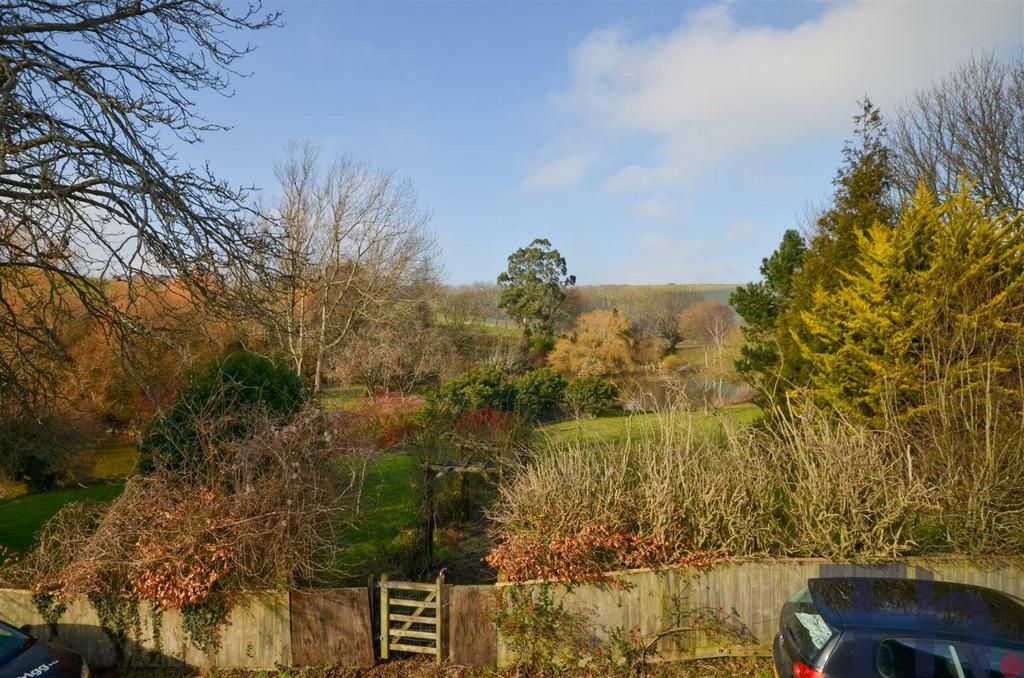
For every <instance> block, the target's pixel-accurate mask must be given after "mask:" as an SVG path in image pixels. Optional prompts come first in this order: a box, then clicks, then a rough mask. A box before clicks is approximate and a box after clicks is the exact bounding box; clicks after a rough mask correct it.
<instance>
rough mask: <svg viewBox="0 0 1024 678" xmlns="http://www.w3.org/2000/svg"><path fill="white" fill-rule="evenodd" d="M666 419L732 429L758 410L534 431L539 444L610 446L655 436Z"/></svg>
mask: <svg viewBox="0 0 1024 678" xmlns="http://www.w3.org/2000/svg"><path fill="white" fill-rule="evenodd" d="M665 416H668V417H670V418H672V419H673V420H674V421H676V422H677V423H678V424H679V425H681V424H682V423H683V422H684V421H685V418H687V417H692V418H693V421H694V423H695V424H696V425H697V426H698V427H699V428H706V430H708V431H709V432H710V431H717V430H721V426H722V425H723V423H724V424H727V425H732V426H739V427H742V426H748V425H750V424H751V423H753V422H754V421H755V420H756V419H757V418H759V417H760V416H761V409H760V408H759V407H757V406H756V405H749V404H747V405H729V406H726V407H723V408H721V409H719V410H716V411H715V412H713V413H711V414H704V413H701V412H693V413H687V414H675V415H661V414H635V415H632V416H624V415H616V416H606V417H596V418H594V419H580V420H570V421H560V422H557V423H555V424H548V425H546V426H541V427H539V428H538V429H537V430H536V431H534V437H535V439H536V440H538V441H546V442H548V443H552V444H559V443H571V442H582V443H613V442H617V441H621V440H625V439H626V438H627V437H629V436H630V435H651V434H657V432H658V430H659V429H660V425H661V421H660V420H661V418H662V417H665Z"/></svg>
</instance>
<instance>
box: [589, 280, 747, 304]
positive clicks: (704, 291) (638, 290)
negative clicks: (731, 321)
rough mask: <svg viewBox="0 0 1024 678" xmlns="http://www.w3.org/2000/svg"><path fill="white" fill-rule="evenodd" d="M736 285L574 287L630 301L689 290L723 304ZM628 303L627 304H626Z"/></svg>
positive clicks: (727, 300) (673, 284)
mask: <svg viewBox="0 0 1024 678" xmlns="http://www.w3.org/2000/svg"><path fill="white" fill-rule="evenodd" d="M736 287H737V285H736V284H732V283H725V284H723V283H715V284H710V283H698V284H693V285H691V284H686V283H680V284H676V283H668V284H660V285H580V286H578V287H577V288H576V289H577V290H580V291H582V292H583V293H584V294H585V295H586V294H587V293H588V292H593V293H595V294H597V295H600V296H604V297H606V298H612V299H622V300H623V301H626V302H628V301H632V300H635V299H638V298H642V297H647V296H650V295H652V294H664V293H668V292H672V291H684V290H685V291H689V292H692V293H694V294H696V295H697V296H699V297H700V298H702V299H708V300H711V301H720V302H722V303H723V304H728V303H729V295H730V294H732V291H733V290H734V289H736ZM627 305H628V304H627Z"/></svg>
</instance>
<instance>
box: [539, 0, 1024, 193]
mask: <svg viewBox="0 0 1024 678" xmlns="http://www.w3.org/2000/svg"><path fill="white" fill-rule="evenodd" d="M1022 44H1024V3H1018V2H1001V3H993V2H927V3H926V2H852V3H845V4H838V5H825V6H824V8H823V10H822V13H821V15H820V16H819V17H817V18H815V19H813V20H809V21H806V22H804V23H801V24H799V25H797V26H795V27H792V28H786V29H778V28H771V27H756V26H755V27H751V26H739V25H737V24H736V23H735V22H734V20H733V18H732V16H731V9H730V7H729V5H718V6H712V7H708V8H703V9H700V10H697V11H694V12H692V13H690V14H689V15H687V16H686V18H685V19H684V21H683V23H682V24H681V25H680V26H678V27H677V28H676V29H674V30H673V31H671V32H670V33H667V34H663V35H659V36H654V37H649V38H637V37H632V36H629V35H626V34H625V33H623V32H622V31H619V30H617V29H605V30H601V31H598V32H595V33H593V34H591V35H590V36H588V37H586V38H585V39H584V40H583V41H582V42H581V43H580V44H579V45H578V46H577V48H576V49H575V50H574V52H573V55H572V73H573V76H572V85H571V86H570V88H569V89H568V91H567V92H565V93H563V94H562V95H561V96H560V97H559V100H560V101H561V102H562V103H563V104H564V106H565V108H566V109H567V110H572V111H576V112H578V114H579V115H581V117H582V119H583V121H585V123H586V127H587V128H588V129H589V130H590V133H591V134H593V135H594V136H595V139H599V138H605V137H606V136H607V135H609V134H616V135H621V136H624V137H626V138H633V137H637V138H638V139H642V140H644V141H647V142H653V144H652V150H651V152H650V153H649V157H642V158H629V159H625V160H623V162H622V163H621V164H620V167H619V168H618V169H617V170H615V171H614V172H613V173H612V174H611V175H610V176H609V177H607V180H606V181H605V189H606V190H609V191H635V190H651V189H654V188H657V187H661V186H666V185H671V184H674V183H678V182H680V181H682V180H685V179H687V178H688V177H692V176H694V175H696V174H698V173H700V172H701V171H702V170H705V169H707V168H709V167H711V166H713V165H715V164H717V163H720V162H723V161H726V160H730V159H734V158H736V157H740V156H742V155H743V154H744V153H748V152H750V153H756V152H758V151H763V150H766V149H771V148H775V147H779V146H782V145H785V144H787V143H789V142H792V141H793V140H795V139H797V138H801V137H806V136H808V135H810V134H815V133H820V132H831V131H833V130H837V129H841V130H845V129H847V128H848V127H849V124H850V122H849V121H850V117H851V115H852V114H853V113H854V112H855V102H856V101H857V100H858V99H859V98H861V97H862V96H864V94H865V93H867V94H868V95H870V96H871V97H872V99H873V100H874V101H875V102H876V103H877V104H879V105H881V106H882V107H883V112H886V111H889V110H891V107H892V106H893V105H894V104H895V103H897V102H899V101H901V100H903V99H905V98H906V97H908V96H910V95H911V94H912V93H913V92H914V90H916V89H919V88H921V87H925V86H927V85H928V84H930V83H931V82H932V81H933V80H935V79H937V78H940V77H942V76H943V75H945V74H946V73H948V72H949V70H950V69H951V68H952V67H953V66H954V65H955V64H956V63H958V62H960V61H962V60H963V59H965V58H967V57H969V56H970V55H971V54H972V53H979V52H982V51H987V50H996V51H997V52H1000V53H1002V52H1008V51H1010V52H1014V53H1019V52H1020V49H1021V46H1022ZM586 167H589V165H586V166H584V165H581V164H580V162H579V160H575V161H573V160H572V159H563V160H562V161H560V164H557V165H552V166H550V167H548V168H542V169H543V170H544V171H543V172H541V173H540V174H536V173H535V175H531V179H533V180H534V182H535V183H538V184H541V185H543V184H552V183H554V184H557V183H559V181H558V179H560V178H563V177H564V178H566V180H567V179H568V177H578V176H580V175H582V173H583V172H584V171H585V170H586ZM529 181H530V180H528V182H529Z"/></svg>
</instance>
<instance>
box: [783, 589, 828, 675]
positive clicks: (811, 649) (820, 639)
mask: <svg viewBox="0 0 1024 678" xmlns="http://www.w3.org/2000/svg"><path fill="white" fill-rule="evenodd" d="M782 624H783V626H785V627H786V630H787V631H788V632H789V637H790V640H792V641H793V644H794V645H795V646H796V649H797V651H798V652H799V653H800V654H801V655H802V656H803V658H804V659H805V660H808V661H813V660H814V659H815V658H817V656H818V655H819V654H820V653H821V649H822V648H823V647H825V645H826V644H828V641H829V640H831V639H832V636H834V635H835V630H834V629H833V628H832V627H831V626H829V625H828V624H826V623H825V620H824V619H822V617H821V615H820V614H819V613H818V608H817V607H815V606H814V600H813V599H812V598H811V592H810V590H809V589H808V588H807V587H806V586H805V587H803V588H802V589H800V591H799V592H797V594H796V595H795V596H793V597H792V598H790V599H789V602H787V603H786V605H785V606H784V607H783V608H782Z"/></svg>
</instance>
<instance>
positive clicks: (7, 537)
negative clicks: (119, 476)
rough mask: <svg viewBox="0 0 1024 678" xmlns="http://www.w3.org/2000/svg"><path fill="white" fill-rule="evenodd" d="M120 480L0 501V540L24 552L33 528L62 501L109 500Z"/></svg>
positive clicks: (116, 492) (120, 487)
mask: <svg viewBox="0 0 1024 678" xmlns="http://www.w3.org/2000/svg"><path fill="white" fill-rule="evenodd" d="M123 489H124V483H104V484H101V485H89V486H87V487H73V488H68V489H64V490H55V491H53V492H43V493H40V494H26V495H24V496H21V497H17V498H15V499H10V500H8V501H5V502H2V503H0V544H3V545H4V546H6V547H7V548H8V549H10V550H12V551H18V552H21V553H24V552H25V551H26V550H27V549H28V548H29V547H30V546H31V545H32V540H33V539H34V538H35V534H36V532H37V531H38V530H39V528H40V527H42V526H43V523H45V522H46V521H47V520H49V519H50V518H52V517H53V516H54V514H56V513H57V511H59V510H60V509H61V508H62V507H63V506H64V505H65V504H68V503H70V502H73V501H83V500H86V499H94V500H97V501H111V500H113V499H114V498H116V497H117V496H119V495H120V494H121V491H122V490H123Z"/></svg>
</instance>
